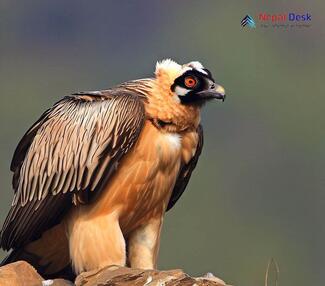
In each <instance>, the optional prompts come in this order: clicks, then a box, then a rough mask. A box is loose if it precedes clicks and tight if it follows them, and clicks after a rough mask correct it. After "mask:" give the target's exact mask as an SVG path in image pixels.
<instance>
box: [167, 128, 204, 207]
mask: <svg viewBox="0 0 325 286" xmlns="http://www.w3.org/2000/svg"><path fill="white" fill-rule="evenodd" d="M197 133H198V135H199V141H198V144H197V147H196V151H195V154H194V156H193V157H192V159H191V160H190V161H189V162H188V163H187V164H185V165H183V166H182V168H181V170H180V173H179V175H178V178H177V180H176V184H175V187H174V189H173V192H172V195H171V198H170V200H169V203H168V206H167V211H168V210H170V209H171V208H172V207H173V206H174V205H175V203H176V202H177V201H178V199H179V198H180V197H181V195H182V194H183V192H184V191H185V188H186V186H187V184H188V182H189V180H190V178H191V175H192V172H193V170H194V169H195V167H196V164H197V161H198V159H199V157H200V154H201V151H202V147H203V128H202V126H201V125H199V127H198V129H197Z"/></svg>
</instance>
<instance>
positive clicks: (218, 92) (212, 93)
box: [197, 84, 226, 101]
mask: <svg viewBox="0 0 325 286" xmlns="http://www.w3.org/2000/svg"><path fill="white" fill-rule="evenodd" d="M197 95H198V96H200V97H201V98H202V99H213V98H216V99H221V100H222V101H225V98H226V92H225V89H224V88H223V87H222V86H221V85H218V84H214V85H213V86H212V87H211V88H209V89H207V90H203V91H200V92H198V93H197Z"/></svg>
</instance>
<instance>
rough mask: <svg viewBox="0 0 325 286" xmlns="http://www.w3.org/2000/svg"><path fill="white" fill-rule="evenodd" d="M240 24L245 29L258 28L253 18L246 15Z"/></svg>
mask: <svg viewBox="0 0 325 286" xmlns="http://www.w3.org/2000/svg"><path fill="white" fill-rule="evenodd" d="M240 24H241V25H242V26H243V27H245V26H247V27H249V28H256V26H255V21H254V19H253V17H252V16H249V15H246V16H245V17H244V18H243V20H241V22H240Z"/></svg>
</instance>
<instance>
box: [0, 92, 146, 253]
mask: <svg viewBox="0 0 325 286" xmlns="http://www.w3.org/2000/svg"><path fill="white" fill-rule="evenodd" d="M108 93H109V91H106V94H108ZM112 94H114V96H111V97H109V96H98V97H96V96H93V95H91V94H89V95H77V96H69V97H66V98H64V99H63V100H61V101H59V102H58V103H57V104H55V105H54V106H53V107H52V108H51V109H49V110H48V111H46V112H45V113H44V114H43V116H42V117H41V118H40V119H39V120H38V121H37V122H36V123H35V124H34V125H33V126H32V127H31V128H30V130H29V131H28V132H27V133H26V134H25V136H24V137H23V139H22V140H21V141H20V143H19V145H18V147H17V149H16V151H15V154H14V157H13V161H12V164H11V170H12V171H13V172H14V177H13V187H14V190H15V194H14V200H13V203H12V207H11V209H10V211H9V214H8V216H7V218H6V221H5V223H4V225H3V228H2V231H1V242H0V245H1V247H2V248H4V249H7V250H8V249H10V248H13V247H18V246H21V245H23V244H26V243H27V242H29V241H31V240H33V239H35V238H37V237H39V236H40V234H41V233H42V232H43V231H44V230H46V229H48V228H50V227H52V226H53V225H55V224H57V223H58V222H59V221H60V220H61V219H62V216H63V215H64V214H65V213H66V211H67V210H68V209H69V208H70V207H71V205H72V197H73V195H74V194H78V195H79V194H80V195H81V197H82V199H83V202H84V201H87V199H88V197H89V196H92V194H96V193H99V192H100V190H101V189H102V185H103V184H104V183H105V182H106V181H107V179H108V178H109V176H110V174H112V172H114V170H115V169H116V168H117V164H118V162H119V161H120V160H121V158H122V157H123V155H124V154H126V153H127V152H128V150H129V149H130V148H132V147H133V145H134V144H135V142H136V141H137V139H138V136H139V134H140V132H141V130H142V127H143V124H144V119H145V115H144V106H143V102H142V101H141V99H140V98H139V97H138V94H137V93H135V92H131V91H129V90H124V92H123V90H122V89H119V92H118V93H116V91H113V90H112ZM85 198H86V199H85Z"/></svg>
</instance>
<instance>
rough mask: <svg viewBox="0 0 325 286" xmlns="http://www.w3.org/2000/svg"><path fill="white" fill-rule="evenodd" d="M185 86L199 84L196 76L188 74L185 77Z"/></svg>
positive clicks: (191, 86)
mask: <svg viewBox="0 0 325 286" xmlns="http://www.w3.org/2000/svg"><path fill="white" fill-rule="evenodd" d="M184 83H185V86H186V87H188V88H193V87H195V86H196V85H197V80H196V78H195V77H194V76H187V77H186V78H185V79H184Z"/></svg>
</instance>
